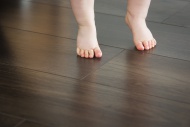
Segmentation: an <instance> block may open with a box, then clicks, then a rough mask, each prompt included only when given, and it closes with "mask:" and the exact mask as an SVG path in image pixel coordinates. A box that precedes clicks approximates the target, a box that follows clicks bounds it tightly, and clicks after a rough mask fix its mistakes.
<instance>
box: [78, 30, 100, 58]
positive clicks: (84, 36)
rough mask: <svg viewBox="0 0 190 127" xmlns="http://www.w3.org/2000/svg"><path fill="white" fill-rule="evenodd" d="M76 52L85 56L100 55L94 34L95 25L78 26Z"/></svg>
mask: <svg viewBox="0 0 190 127" xmlns="http://www.w3.org/2000/svg"><path fill="white" fill-rule="evenodd" d="M77 54H78V55H79V56H81V57H85V58H93V57H94V56H95V57H98V58H100V57H102V51H101V49H100V47H99V44H98V40H97V35H96V26H79V30H78V36H77Z"/></svg>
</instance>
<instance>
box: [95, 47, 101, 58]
mask: <svg viewBox="0 0 190 127" xmlns="http://www.w3.org/2000/svg"><path fill="white" fill-rule="evenodd" d="M94 53H95V56H96V57H98V58H100V57H102V51H101V50H100V48H99V47H97V48H95V49H94Z"/></svg>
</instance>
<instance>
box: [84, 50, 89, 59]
mask: <svg viewBox="0 0 190 127" xmlns="http://www.w3.org/2000/svg"><path fill="white" fill-rule="evenodd" d="M84 56H85V58H88V50H85V51H84Z"/></svg>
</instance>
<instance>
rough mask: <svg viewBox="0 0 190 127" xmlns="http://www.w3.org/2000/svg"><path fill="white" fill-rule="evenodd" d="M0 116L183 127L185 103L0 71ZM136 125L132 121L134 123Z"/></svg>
mask: <svg viewBox="0 0 190 127" xmlns="http://www.w3.org/2000/svg"><path fill="white" fill-rule="evenodd" d="M0 80H1V83H0V112H3V113H7V114H13V115H16V116H19V117H24V118H26V119H30V120H32V121H36V122H38V123H45V125H49V126H56V127H62V126H63V125H64V126H69V127H89V126H91V127H105V126H110V127H115V126H118V127H123V126H126V125H129V126H133V127H147V126H151V127H152V126H154V127H160V126H162V127H179V126H180V127H188V125H189V121H190V119H189V118H190V106H189V104H185V103H179V102H176V101H171V100H168V99H162V98H158V97H154V96H149V95H145V94H138V93H135V92H133V91H130V90H123V89H116V88H113V87H108V86H104V85H99V84H95V83H90V82H85V81H80V80H73V79H70V78H64V77H59V76H54V75H51V74H46V73H40V72H36V71H30V70H27V69H21V68H14V67H11V66H7V65H1V66H0ZM136 121H138V122H136Z"/></svg>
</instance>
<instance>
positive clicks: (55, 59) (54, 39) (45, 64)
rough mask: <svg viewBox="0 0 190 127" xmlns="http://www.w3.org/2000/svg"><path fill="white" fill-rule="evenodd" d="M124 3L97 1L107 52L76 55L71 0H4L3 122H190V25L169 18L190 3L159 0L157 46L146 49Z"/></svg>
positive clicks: (138, 125)
mask: <svg viewBox="0 0 190 127" xmlns="http://www.w3.org/2000/svg"><path fill="white" fill-rule="evenodd" d="M125 2H126V1H125V0H120V1H117V0H110V1H106V0H96V4H95V10H96V26H97V31H98V40H99V43H100V44H101V45H100V47H101V48H102V50H103V58H102V59H91V60H89V59H83V58H80V57H77V56H76V51H75V49H76V35H77V24H76V21H75V18H74V16H73V13H72V10H71V8H70V3H69V0H14V1H12V0H1V1H0V127H126V126H129V127H189V126H190V122H189V121H190V98H189V96H190V85H189V84H190V79H189V77H190V48H189V47H190V43H189V41H190V36H189V34H190V29H189V28H188V27H187V25H184V24H186V23H187V21H186V20H184V21H179V20H178V19H176V20H174V23H172V22H170V21H169V20H170V18H171V19H172V18H174V17H172V16H171V15H173V14H174V13H176V12H178V11H179V12H178V13H176V16H178V17H182V19H185V18H186V17H185V16H186V13H187V12H186V11H187V10H188V9H187V8H184V10H182V8H183V7H185V6H187V5H188V4H189V1H188V0H153V1H152V5H151V7H150V13H149V17H148V20H149V22H148V26H149V27H150V29H151V30H152V32H153V34H154V37H155V38H156V39H157V42H158V45H157V46H156V48H154V49H152V50H149V51H142V52H139V51H136V49H135V48H134V44H133V38H132V35H131V32H130V30H129V29H128V28H127V26H126V25H125V22H124V17H123V14H124V13H125V11H124V7H125ZM170 16H171V17H170ZM168 17H170V18H168ZM150 18H151V19H150ZM166 18H168V20H166V21H168V22H167V23H164V22H163V23H159V22H161V21H163V20H164V19H166ZM186 19H187V20H188V18H186ZM151 20H152V21H156V22H157V23H155V22H151ZM175 23H177V25H179V24H180V23H182V24H183V26H186V27H178V26H174V25H176V24H175ZM170 24H173V25H170Z"/></svg>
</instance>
